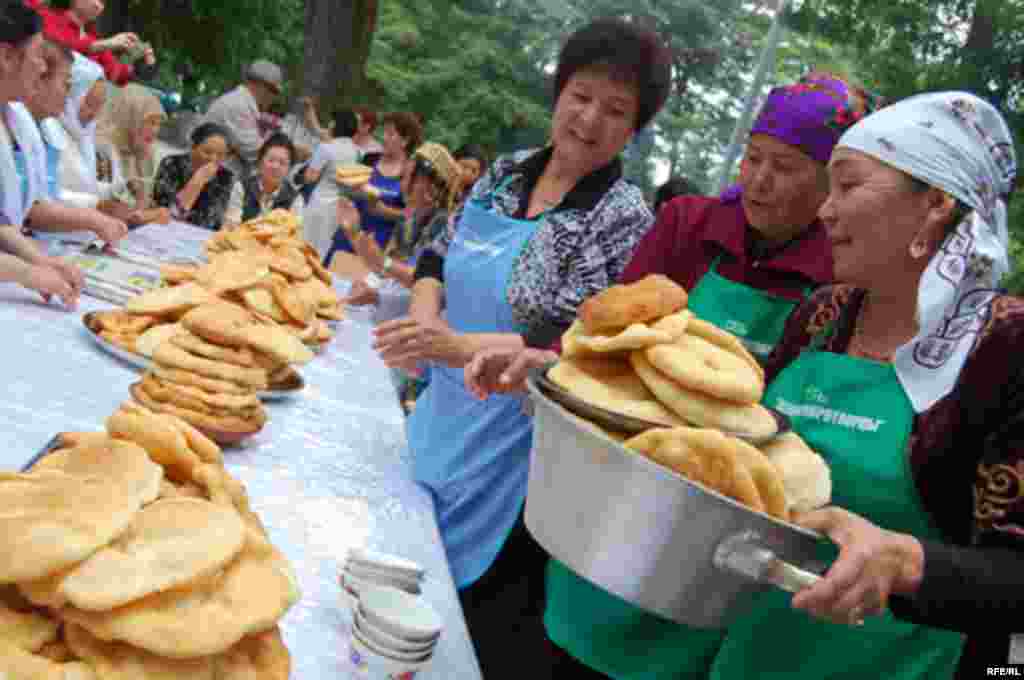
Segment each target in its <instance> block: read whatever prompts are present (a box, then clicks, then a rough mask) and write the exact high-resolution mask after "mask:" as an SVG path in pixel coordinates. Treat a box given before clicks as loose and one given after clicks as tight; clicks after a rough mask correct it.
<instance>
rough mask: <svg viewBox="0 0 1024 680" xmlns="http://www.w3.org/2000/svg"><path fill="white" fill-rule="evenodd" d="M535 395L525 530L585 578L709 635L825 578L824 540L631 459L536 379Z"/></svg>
mask: <svg viewBox="0 0 1024 680" xmlns="http://www.w3.org/2000/svg"><path fill="white" fill-rule="evenodd" d="M528 387H529V391H530V394H531V396H532V399H533V403H534V410H535V412H534V431H533V450H532V452H531V456H530V476H529V487H528V493H527V497H526V526H527V528H528V529H529V531H530V533H531V534H532V535H533V537H534V538H535V539H536V540H537V542H538V543H540V544H541V546H543V547H544V549H545V550H547V551H548V553H550V554H551V556H552V557H554V558H555V559H557V560H559V561H560V562H562V563H564V564H565V565H566V566H568V567H569V568H570V569H572V570H573V571H574V572H576V573H577V574H579V575H580V576H582V577H583V578H585V579H587V580H588V581H591V582H592V583H594V584H596V585H598V586H600V587H601V588H603V589H604V590H606V591H608V592H610V593H613V594H614V595H617V596H618V597H620V598H622V599H624V600H626V601H628V602H631V603H632V604H634V605H636V606H638V607H640V608H642V609H644V610H647V611H649V612H651V613H653V614H656V615H659V616H662V617H664V618H667V619H670V620H672V621H676V622H679V623H683V624H686V625H690V626H695V627H700V628H718V627H724V626H727V625H728V622H729V621H730V620H731V619H732V618H733V617H735V616H738V615H740V614H741V613H742V612H743V611H744V609H745V605H747V604H748V603H749V601H750V599H751V598H752V596H754V595H756V594H757V593H759V592H761V591H762V590H764V589H766V588H768V587H771V586H772V585H774V586H777V587H781V588H784V589H786V590H790V591H794V592H795V591H796V590H799V589H800V588H802V587H806V586H807V585H809V584H811V583H814V582H815V581H817V580H818V578H819V577H818V575H817V574H816V573H814V572H816V571H817V572H820V571H822V569H823V568H822V565H821V564H820V563H819V562H818V560H817V556H818V555H819V551H820V549H821V544H822V540H823V539H822V537H821V536H820V535H819V534H817V533H815V532H812V531H808V530H806V529H803V528H801V527H798V526H796V525H794V524H790V523H787V522H782V521H779V520H777V519H775V518H773V517H770V516H768V515H766V514H764V513H761V512H756V511H753V510H750V509H749V508H747V507H745V506H743V505H742V504H740V503H738V502H736V501H734V500H733V499H731V498H728V497H726V496H723V495H722V494H719V493H717V492H715V491H713V490H711V489H708V488H705V487H704V486H702V485H700V484H698V483H695V482H692V481H690V480H689V479H686V478H685V477H682V476H681V475H678V474H676V473H675V472H673V471H671V470H669V469H668V468H665V467H662V466H661V465H659V464H657V463H655V462H653V461H651V460H649V459H648V458H646V457H644V456H642V455H641V454H639V453H636V452H634V451H630V450H629V449H627V448H625V447H624V446H622V445H621V444H620V443H619V442H617V441H615V440H613V439H611V438H610V437H608V436H605V435H604V434H603V433H602V432H601V431H600V430H598V429H597V428H595V427H593V425H591V424H590V423H588V422H586V421H583V420H581V419H580V418H578V417H577V416H575V415H574V414H572V413H571V412H569V411H568V410H566V409H565V408H563V407H562V406H561V405H560V404H559V403H557V402H556V401H555V400H553V399H551V398H550V397H549V396H548V394H547V393H546V391H544V390H542V389H541V388H540V385H539V380H538V374H537V373H534V374H533V375H532V376H531V378H530V380H529V381H528ZM794 565H796V566H794ZM807 570H810V571H807Z"/></svg>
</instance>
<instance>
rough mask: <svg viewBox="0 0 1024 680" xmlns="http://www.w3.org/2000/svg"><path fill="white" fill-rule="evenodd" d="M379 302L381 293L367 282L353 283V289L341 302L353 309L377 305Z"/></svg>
mask: <svg viewBox="0 0 1024 680" xmlns="http://www.w3.org/2000/svg"><path fill="white" fill-rule="evenodd" d="M378 302H380V293H378V292H377V289H376V288H374V287H372V286H371V285H370V284H368V283H367V282H366V281H365V280H359V281H353V282H352V289H351V290H350V291H349V292H348V295H346V296H345V297H344V298H342V300H341V303H342V304H344V305H351V306H353V307H361V306H363V305H375V304H377V303H378Z"/></svg>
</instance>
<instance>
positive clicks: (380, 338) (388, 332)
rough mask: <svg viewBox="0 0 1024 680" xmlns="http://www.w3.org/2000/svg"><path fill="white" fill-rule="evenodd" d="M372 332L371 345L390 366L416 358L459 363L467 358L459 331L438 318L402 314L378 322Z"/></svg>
mask: <svg viewBox="0 0 1024 680" xmlns="http://www.w3.org/2000/svg"><path fill="white" fill-rule="evenodd" d="M373 334H374V337H375V340H374V342H373V348H374V349H375V350H377V353H378V354H380V358H381V359H383V360H384V363H385V364H387V365H388V366H389V367H391V368H402V367H407V366H409V365H411V364H415V363H416V362H418V361H436V362H440V363H443V364H447V365H449V366H459V365H462V363H463V362H465V361H466V360H467V359H468V357H467V356H466V351H465V348H464V347H463V343H462V341H461V338H460V337H459V334H458V333H456V332H455V331H453V330H452V329H451V328H450V327H449V326H448V324H446V323H445V322H444V321H442V320H441V319H431V320H428V321H423V320H418V319H414V318H412V317H405V318H402V319H396V320H394V321H387V322H385V323H382V324H380V325H379V326H377V327H376V328H375V329H374V331H373Z"/></svg>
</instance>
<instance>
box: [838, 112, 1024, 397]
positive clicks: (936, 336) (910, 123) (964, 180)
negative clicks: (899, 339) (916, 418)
mask: <svg viewBox="0 0 1024 680" xmlns="http://www.w3.org/2000/svg"><path fill="white" fill-rule="evenodd" d="M839 146H840V147H846V148H849V149H854V150H856V151H860V152H863V153H866V154H868V155H869V156H873V157H874V158H877V159H878V160H880V161H882V162H883V163H886V164H887V165H891V166H893V167H895V168H897V169H899V170H902V171H903V172H906V173H907V174H908V175H911V176H912V177H915V178H917V179H919V180H921V181H922V182H925V183H927V184H929V185H931V186H933V187H937V188H939V189H941V190H943V191H945V192H946V193H947V194H949V195H950V196H952V197H954V198H956V199H958V200H959V201H960V202H961V203H963V204H964V205H965V206H967V207H969V208H970V209H971V211H970V212H969V213H968V215H967V216H966V217H965V218H964V220H963V221H962V222H961V223H960V224H959V225H957V227H956V230H955V231H954V232H953V233H951V234H950V235H949V237H947V238H946V240H945V241H944V242H943V244H942V247H941V248H940V249H939V251H938V252H937V253H936V254H935V256H934V257H933V258H932V260H931V262H929V263H928V267H927V268H926V269H925V272H924V275H923V276H922V277H921V281H920V283H919V285H918V291H917V321H918V332H917V335H916V336H914V338H913V340H911V341H910V342H909V343H907V344H906V345H903V346H902V347H900V348H899V349H898V350H897V351H896V354H895V356H894V359H893V365H894V368H895V369H896V374H897V375H898V376H899V379H900V382H901V384H902V385H903V388H904V389H905V390H906V392H907V395H908V396H909V398H910V401H911V403H912V404H913V406H914V410H915V411H916V412H917V413H921V412H923V411H926V410H927V409H929V408H930V407H931V406H933V405H934V404H935V403H936V402H937V401H939V400H940V399H942V398H943V397H944V396H946V395H947V394H949V393H950V392H951V391H952V390H953V388H954V386H955V385H956V381H957V378H958V377H959V375H960V370H961V369H962V368H963V365H964V362H965V361H966V360H967V356H968V354H970V352H971V350H972V348H973V347H974V345H975V343H976V342H977V339H978V336H979V333H980V332H981V330H982V329H983V328H984V326H985V323H986V321H987V320H988V316H989V309H990V306H991V305H990V303H991V302H992V300H993V298H995V296H996V295H997V294H998V290H997V289H996V287H997V285H998V284H999V280H1000V279H1001V278H1002V277H1003V275H1005V274H1006V273H1007V272H1008V271H1009V268H1010V263H1009V254H1008V248H1009V233H1008V231H1007V207H1006V204H1007V199H1008V197H1009V195H1010V193H1011V192H1012V191H1013V184H1014V180H1015V178H1016V174H1017V160H1016V154H1015V153H1014V148H1013V136H1012V135H1011V134H1010V130H1009V128H1008V127H1007V125H1006V121H1004V120H1003V117H1002V116H1001V115H1000V114H999V112H998V111H996V109H995V108H993V107H992V106H991V105H990V104H988V103H987V102H985V101H983V100H981V99H979V98H978V97H975V96H974V95H971V94H967V93H965V92H938V93H932V94H924V95H919V96H916V97H911V98H909V99H905V100H903V101H901V102H898V103H896V104H893V105H891V106H889V107H887V108H884V109H881V110H880V111H878V112H876V113H874V114H872V115H870V116H868V117H867V118H865V119H864V120H863V121H861V122H860V123H858V124H857V125H855V126H854V127H853V128H851V129H850V130H849V131H847V132H846V134H844V135H843V137H842V138H841V139H840V140H839Z"/></svg>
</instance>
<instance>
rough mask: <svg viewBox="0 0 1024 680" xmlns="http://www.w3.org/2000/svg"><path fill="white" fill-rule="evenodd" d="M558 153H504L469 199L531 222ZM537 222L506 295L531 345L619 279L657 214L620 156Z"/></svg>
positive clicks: (444, 241)
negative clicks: (536, 192) (533, 200)
mask: <svg viewBox="0 0 1024 680" xmlns="http://www.w3.org/2000/svg"><path fill="white" fill-rule="evenodd" d="M551 154H552V149H551V148H550V147H548V148H545V149H539V150H538V149H533V150H529V151H521V152H518V153H515V154H512V155H510V156H505V157H502V158H499V159H498V160H497V162H495V164H494V166H493V167H492V168H491V170H490V171H489V172H488V173H487V174H486V175H484V177H482V178H481V179H480V180H479V181H478V182H477V183H476V185H474V187H473V192H472V194H471V195H470V198H469V200H484V199H488V200H487V201H485V202H486V203H489V204H490V207H491V209H492V210H495V211H496V212H498V213H499V214H501V215H505V216H508V217H513V218H517V219H525V217H526V211H527V209H528V205H529V202H530V195H531V193H532V192H533V188H534V187H535V186H536V184H537V181H538V180H539V179H540V176H541V174H542V173H543V172H544V168H545V167H546V166H547V163H548V161H549V160H550V159H551ZM460 217H461V213H456V214H455V216H454V219H453V220H452V221H451V223H450V224H451V225H452V226H451V228H450V229H448V230H447V231H446V232H445V234H444V236H443V237H442V238H441V239H438V241H436V242H435V243H434V244H433V245H432V246H431V250H433V251H434V252H435V253H436V254H437V255H440V256H441V257H443V256H444V255H445V254H446V253H447V250H448V244H449V243H450V242H451V240H452V238H453V237H454V232H455V229H457V228H458V220H459V218H460ZM536 219H538V220H540V224H539V226H538V228H537V230H536V232H535V233H534V234H533V236H532V238H530V240H529V241H528V242H527V244H526V246H525V247H524V248H523V250H522V252H520V253H519V256H518V257H517V258H516V262H515V265H514V266H513V269H512V276H511V278H510V281H509V286H508V293H507V296H508V301H509V303H510V304H511V305H512V309H513V316H514V318H515V321H516V323H517V324H518V325H519V326H520V328H522V329H524V333H523V335H524V337H525V339H526V343H527V345H529V346H531V347H548V346H550V345H551V344H552V343H553V342H555V341H556V340H557V339H558V338H559V337H561V335H562V334H563V333H564V332H565V331H566V330H567V329H568V328H569V325H570V324H571V323H572V321H573V319H575V318H576V308H577V307H578V306H579V305H580V304H581V303H582V302H583V301H584V300H585V299H587V298H588V297H590V296H592V295H595V294H596V293H599V292H601V291H602V290H604V289H605V288H608V287H609V286H611V285H612V284H614V283H615V282H616V281H617V280H618V278H619V276H620V275H621V274H622V271H623V270H624V269H625V267H626V263H627V262H629V259H630V257H631V255H632V253H633V249H634V248H636V246H637V244H638V243H639V242H640V239H641V238H643V236H644V234H646V233H647V230H648V229H650V227H651V225H652V224H654V215H653V213H651V210H650V208H649V207H648V206H647V204H646V203H645V202H644V197H643V193H642V192H641V191H640V189H639V188H638V187H636V186H635V185H633V184H631V183H630V182H629V181H627V180H626V179H624V178H623V177H622V164H621V163H620V162H619V161H618V160H615V161H612V163H610V164H608V165H606V166H604V167H603V168H599V169H597V170H595V171H594V172H592V173H591V174H589V175H587V176H586V177H584V178H583V179H581V180H580V181H579V182H577V184H576V186H575V187H574V188H573V189H572V190H571V191H570V192H569V193H567V194H566V195H565V197H563V199H562V202H561V203H560V204H559V205H558V206H556V207H555V208H553V209H551V210H549V211H547V212H545V213H543V214H542V215H540V216H538V217H537V218H536Z"/></svg>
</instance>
